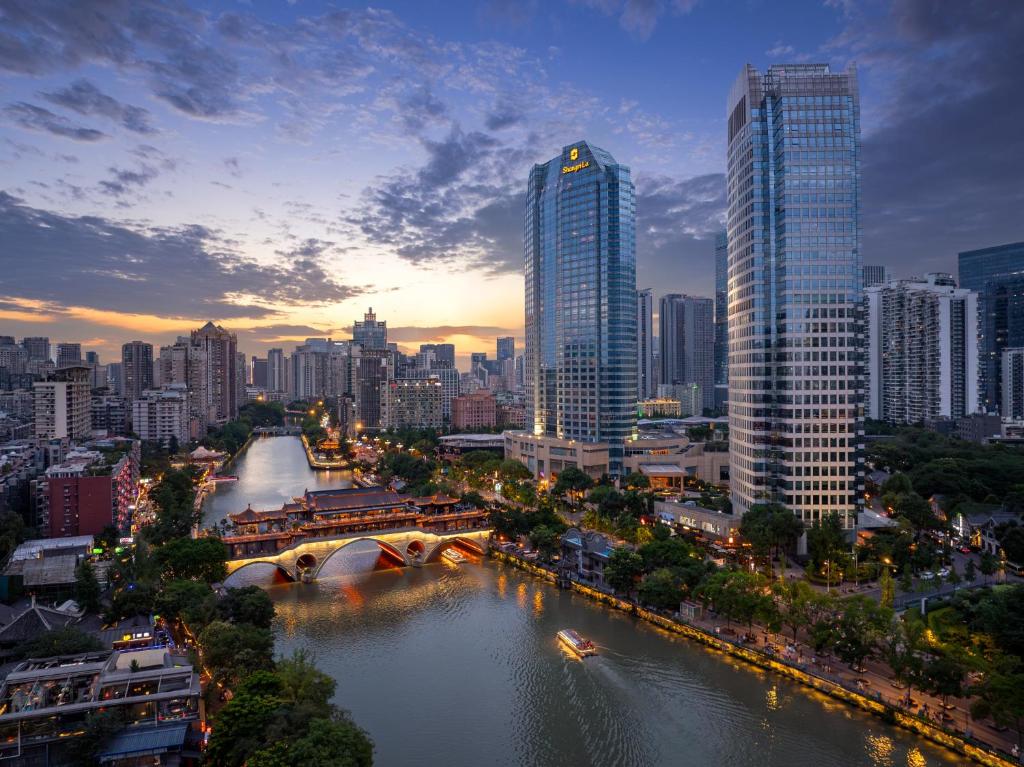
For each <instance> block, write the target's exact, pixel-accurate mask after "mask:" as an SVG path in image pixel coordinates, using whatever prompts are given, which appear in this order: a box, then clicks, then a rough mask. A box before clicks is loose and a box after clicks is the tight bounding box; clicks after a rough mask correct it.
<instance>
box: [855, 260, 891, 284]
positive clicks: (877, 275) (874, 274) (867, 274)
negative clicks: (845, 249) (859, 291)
mask: <svg viewBox="0 0 1024 767" xmlns="http://www.w3.org/2000/svg"><path fill="white" fill-rule="evenodd" d="M860 275H861V282H862V283H863V285H864V288H865V289H867V288H873V287H874V286H875V285H884V284H885V283H887V282H888V281H889V280H888V279H886V275H885V267H884V266H881V265H879V264H864V266H862V267H861V268H860Z"/></svg>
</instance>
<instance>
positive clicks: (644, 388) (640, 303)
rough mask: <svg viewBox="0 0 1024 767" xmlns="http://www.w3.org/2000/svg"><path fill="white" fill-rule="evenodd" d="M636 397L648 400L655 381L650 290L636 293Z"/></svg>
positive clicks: (652, 304)
mask: <svg viewBox="0 0 1024 767" xmlns="http://www.w3.org/2000/svg"><path fill="white" fill-rule="evenodd" d="M636 373H637V375H636V395H637V397H638V398H639V399H642V400H644V399H650V398H651V397H652V396H653V395H654V390H655V387H656V386H657V381H655V380H654V291H653V290H651V289H650V288H647V289H646V290H638V291H637V292H636Z"/></svg>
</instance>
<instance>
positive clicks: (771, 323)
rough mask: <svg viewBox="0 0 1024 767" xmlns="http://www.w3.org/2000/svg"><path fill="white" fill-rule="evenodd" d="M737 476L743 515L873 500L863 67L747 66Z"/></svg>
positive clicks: (740, 140) (733, 103)
mask: <svg viewBox="0 0 1024 767" xmlns="http://www.w3.org/2000/svg"><path fill="white" fill-rule="evenodd" d="M726 117H727V121H728V176H727V180H728V201H729V208H728V242H729V245H728V247H729V428H730V434H729V446H730V458H729V473H730V487H731V489H732V501H733V506H734V508H735V509H736V510H737V512H738V513H740V514H742V513H744V512H746V511H747V510H748V509H749V508H750V507H751V506H752V505H753V504H755V503H759V502H766V501H774V502H778V503H782V504H784V505H785V506H787V507H788V508H790V509H792V510H793V511H794V513H796V514H797V515H798V516H799V517H800V518H801V519H802V520H803V521H804V522H805V523H807V524H810V523H812V522H814V521H815V520H817V519H820V518H821V517H822V516H823V515H824V514H826V513H829V512H833V511H835V512H838V513H839V515H840V518H841V519H842V520H843V522H844V524H845V526H846V527H852V526H853V525H854V524H855V523H856V513H857V511H858V510H859V509H860V508H861V507H862V504H863V500H862V499H863V481H864V464H863V460H864V459H863V431H864V429H863V417H864V415H863V408H864V405H863V369H862V365H863V363H862V348H861V346H862V340H861V339H862V323H863V320H862V306H861V297H862V286H861V253H860V237H861V232H860V107H859V97H858V88H857V75H856V71H855V70H854V69H853V68H850V69H848V70H846V71H845V72H842V73H835V72H832V71H831V70H830V69H829V67H828V65H824V64H800V65H784V66H773V67H771V68H769V69H768V71H767V72H758V71H757V70H756V69H754V68H753V67H751V66H750V65H747V66H746V67H745V68H744V69H743V71H742V72H741V73H740V76H739V78H738V79H737V80H736V83H735V84H734V85H733V87H732V90H731V91H730V93H729V101H728V109H727V113H726Z"/></svg>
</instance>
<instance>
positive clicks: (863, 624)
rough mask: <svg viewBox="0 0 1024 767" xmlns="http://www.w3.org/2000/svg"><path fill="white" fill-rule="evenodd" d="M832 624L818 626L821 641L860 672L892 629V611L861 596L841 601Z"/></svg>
mask: <svg viewBox="0 0 1024 767" xmlns="http://www.w3.org/2000/svg"><path fill="white" fill-rule="evenodd" d="M830 623H831V625H830V626H827V627H825V626H819V639H822V638H824V639H825V644H826V645H827V646H830V647H831V648H832V650H833V651H834V652H835V654H836V655H837V656H839V658H840V659H841V660H842V661H843V662H844V663H846V664H848V665H849V666H850V668H852V669H858V668H860V667H861V665H862V664H863V663H864V661H865V659H867V658H869V657H871V656H872V655H874V654H875V651H876V650H877V648H878V644H879V642H880V641H881V639H882V637H884V636H885V635H886V632H887V631H888V630H889V629H890V627H891V625H892V610H891V609H889V608H888V607H882V606H880V605H879V604H878V603H876V602H875V601H874V600H873V599H869V598H867V597H865V596H861V595H858V596H854V597H850V598H848V599H844V600H842V603H841V607H840V609H839V612H838V616H837V618H836V619H835V620H833V621H831V622H830ZM822 633H824V637H823V636H822Z"/></svg>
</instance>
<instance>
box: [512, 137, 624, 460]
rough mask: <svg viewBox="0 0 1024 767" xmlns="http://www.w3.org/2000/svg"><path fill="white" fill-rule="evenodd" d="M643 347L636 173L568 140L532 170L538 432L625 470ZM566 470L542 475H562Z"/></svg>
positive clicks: (531, 379) (529, 302) (529, 360)
mask: <svg viewBox="0 0 1024 767" xmlns="http://www.w3.org/2000/svg"><path fill="white" fill-rule="evenodd" d="M636 344H637V328H636V202H635V196H634V188H633V182H632V180H631V178H630V170H629V168H628V167H626V166H625V165H620V164H619V163H618V162H616V160H615V158H614V157H612V156H611V154H609V153H608V152H607V151H605V150H603V149H599V148H597V147H595V146H591V145H590V144H588V143H587V142H585V141H581V142H578V143H576V144H570V145H568V146H566V147H564V148H563V149H562V153H561V155H559V156H558V157H555V158H554V159H552V160H550V161H548V162H546V163H543V164H541V165H535V166H534V167H533V170H532V171H531V172H530V179H529V186H528V189H527V201H526V388H527V397H528V402H529V409H530V414H529V416H528V419H529V423H531V424H532V430H533V433H534V434H535V435H537V436H546V437H552V438H554V439H559V440H578V441H581V442H589V443H606V444H607V445H608V471H609V473H610V474H612V475H613V476H618V475H620V474H622V472H623V459H624V456H625V442H626V441H627V440H629V439H631V438H633V437H634V436H635V434H636V410H635V408H636V402H637V388H636V385H637V371H636V358H637V351H636ZM560 466H561V462H560ZM560 466H559V467H558V468H556V467H555V466H550V467H543V468H540V467H538V468H537V470H538V471H540V472H542V473H543V472H551V473H557V472H558V470H560ZM580 468H583V469H584V470H586V469H587V467H586V466H583V467H580Z"/></svg>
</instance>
